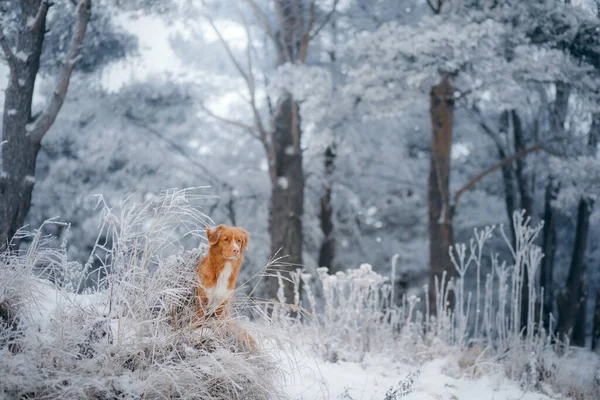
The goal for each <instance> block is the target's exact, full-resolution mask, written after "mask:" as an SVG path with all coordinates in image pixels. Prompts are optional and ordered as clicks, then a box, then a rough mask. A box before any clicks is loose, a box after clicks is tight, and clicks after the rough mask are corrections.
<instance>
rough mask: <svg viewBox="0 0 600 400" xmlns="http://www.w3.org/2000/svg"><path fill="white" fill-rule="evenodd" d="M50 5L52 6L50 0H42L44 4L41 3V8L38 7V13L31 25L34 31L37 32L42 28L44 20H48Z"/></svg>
mask: <svg viewBox="0 0 600 400" xmlns="http://www.w3.org/2000/svg"><path fill="white" fill-rule="evenodd" d="M50 6H52V4H51V3H50V1H48V0H44V1H42V4H40V8H39V9H38V12H37V15H36V16H35V19H34V20H33V24H32V25H31V30H32V31H34V32H37V31H39V30H40V27H41V26H42V24H43V23H44V21H46V15H48V10H49V9H50Z"/></svg>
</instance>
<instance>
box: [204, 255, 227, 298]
mask: <svg viewBox="0 0 600 400" xmlns="http://www.w3.org/2000/svg"><path fill="white" fill-rule="evenodd" d="M232 273H233V266H232V265H231V263H230V262H226V263H225V267H224V268H223V270H222V271H221V274H219V277H218V278H217V284H216V285H215V286H214V287H211V288H207V289H205V291H206V297H208V307H209V308H216V307H218V306H220V305H221V304H222V303H223V302H224V301H225V300H228V299H229V298H231V295H232V294H233V290H229V289H228V288H227V286H228V285H229V278H230V277H231V274H232Z"/></svg>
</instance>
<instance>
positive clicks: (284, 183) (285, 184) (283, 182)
mask: <svg viewBox="0 0 600 400" xmlns="http://www.w3.org/2000/svg"><path fill="white" fill-rule="evenodd" d="M277 186H279V187H280V188H281V189H283V190H287V189H288V188H289V187H290V182H289V181H288V178H286V177H285V176H280V177H279V178H277Z"/></svg>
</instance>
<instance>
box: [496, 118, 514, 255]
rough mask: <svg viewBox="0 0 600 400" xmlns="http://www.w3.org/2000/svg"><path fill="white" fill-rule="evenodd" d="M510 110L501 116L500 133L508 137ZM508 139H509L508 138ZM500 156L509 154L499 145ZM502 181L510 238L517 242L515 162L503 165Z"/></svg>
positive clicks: (501, 158)
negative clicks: (515, 225) (514, 222)
mask: <svg viewBox="0 0 600 400" xmlns="http://www.w3.org/2000/svg"><path fill="white" fill-rule="evenodd" d="M509 118H510V116H509V113H508V111H503V112H502V115H501V116H500V134H502V135H503V136H504V137H505V138H507V139H508V122H509ZM507 141H508V140H507ZM497 149H498V157H499V159H500V161H502V160H505V159H506V158H507V157H508V156H507V154H506V151H505V150H504V149H503V148H502V147H501V146H500V145H498V146H497ZM502 181H503V182H504V202H505V204H506V213H507V216H508V226H509V227H510V239H511V243H512V244H513V247H514V243H515V227H514V225H513V223H512V219H513V215H514V214H515V211H517V207H518V206H517V203H518V199H517V185H516V182H515V173H514V169H513V163H507V164H505V165H503V166H502Z"/></svg>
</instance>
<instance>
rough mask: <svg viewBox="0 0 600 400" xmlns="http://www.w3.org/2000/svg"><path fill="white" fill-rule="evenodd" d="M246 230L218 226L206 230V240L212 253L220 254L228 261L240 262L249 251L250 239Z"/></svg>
mask: <svg viewBox="0 0 600 400" xmlns="http://www.w3.org/2000/svg"><path fill="white" fill-rule="evenodd" d="M249 236H250V235H249V234H248V232H247V231H246V230H245V229H242V228H238V227H235V226H226V225H218V226H213V227H208V228H206V238H207V239H208V244H209V245H210V248H211V251H216V252H218V253H219V254H220V255H221V256H223V257H224V258H225V259H228V260H238V259H240V258H241V257H243V255H244V250H248V237H249Z"/></svg>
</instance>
